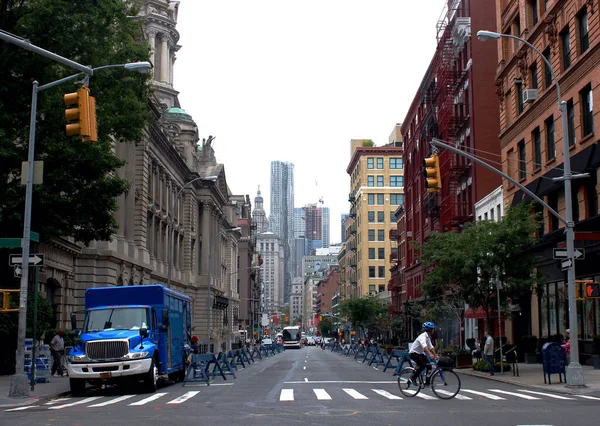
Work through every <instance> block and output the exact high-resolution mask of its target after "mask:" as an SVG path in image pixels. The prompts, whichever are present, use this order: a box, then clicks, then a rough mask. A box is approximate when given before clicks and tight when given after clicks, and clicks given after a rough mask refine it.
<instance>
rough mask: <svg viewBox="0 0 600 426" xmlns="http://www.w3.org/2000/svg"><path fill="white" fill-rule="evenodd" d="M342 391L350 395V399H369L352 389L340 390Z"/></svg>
mask: <svg viewBox="0 0 600 426" xmlns="http://www.w3.org/2000/svg"><path fill="white" fill-rule="evenodd" d="M342 390H343V391H344V392H346V393H347V394H348V395H350V396H351V397H352V398H354V399H369V398H367V397H366V396H364V395H363V394H362V393H360V392H357V391H356V390H354V389H346V388H342Z"/></svg>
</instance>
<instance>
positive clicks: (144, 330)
mask: <svg viewBox="0 0 600 426" xmlns="http://www.w3.org/2000/svg"><path fill="white" fill-rule="evenodd" d="M140 336H141V337H142V338H143V337H148V329H147V328H146V327H142V328H140Z"/></svg>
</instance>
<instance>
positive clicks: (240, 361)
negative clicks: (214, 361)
mask: <svg viewBox="0 0 600 426" xmlns="http://www.w3.org/2000/svg"><path fill="white" fill-rule="evenodd" d="M233 359H234V362H235V365H236V366H238V365H241V366H242V368H246V363H245V362H244V355H243V353H242V351H241V350H240V349H236V350H234V351H233Z"/></svg>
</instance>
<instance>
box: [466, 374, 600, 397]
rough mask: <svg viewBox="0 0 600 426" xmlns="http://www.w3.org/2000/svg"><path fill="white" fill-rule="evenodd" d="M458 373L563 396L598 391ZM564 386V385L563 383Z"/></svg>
mask: <svg viewBox="0 0 600 426" xmlns="http://www.w3.org/2000/svg"><path fill="white" fill-rule="evenodd" d="M454 371H455V372H456V373H459V374H462V375H465V376H470V377H479V378H480V379H485V380H490V381H494V382H501V383H506V384H509V385H513V386H522V387H524V388H529V389H538V390H545V391H551V392H556V393H561V394H565V395H580V394H585V393H592V392H596V391H597V389H591V388H584V389H581V390H579V389H572V390H571V389H565V388H549V387H548V386H551V385H544V386H541V385H533V384H529V383H522V382H517V381H513V380H509V379H504V378H502V376H500V377H497V376H496V375H494V376H493V377H492V376H489V375H479V374H477V373H472V372H470V371H460V370H458V369H455V370H454ZM563 385H564V383H563Z"/></svg>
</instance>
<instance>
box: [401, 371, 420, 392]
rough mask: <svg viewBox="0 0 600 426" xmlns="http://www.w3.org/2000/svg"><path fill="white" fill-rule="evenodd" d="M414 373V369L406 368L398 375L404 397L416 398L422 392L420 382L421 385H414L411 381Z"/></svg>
mask: <svg viewBox="0 0 600 426" xmlns="http://www.w3.org/2000/svg"><path fill="white" fill-rule="evenodd" d="M414 372H415V369H414V368H412V367H406V368H404V369H402V371H401V372H400V374H398V387H399V388H400V392H402V395H404V396H407V397H409V398H410V397H413V396H415V395H416V394H418V393H419V391H420V390H421V385H420V381H419V382H417V383H419V384H417V385H414V384H413V383H412V381H411V380H410V378H411V377H412V375H413V374H414Z"/></svg>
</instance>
